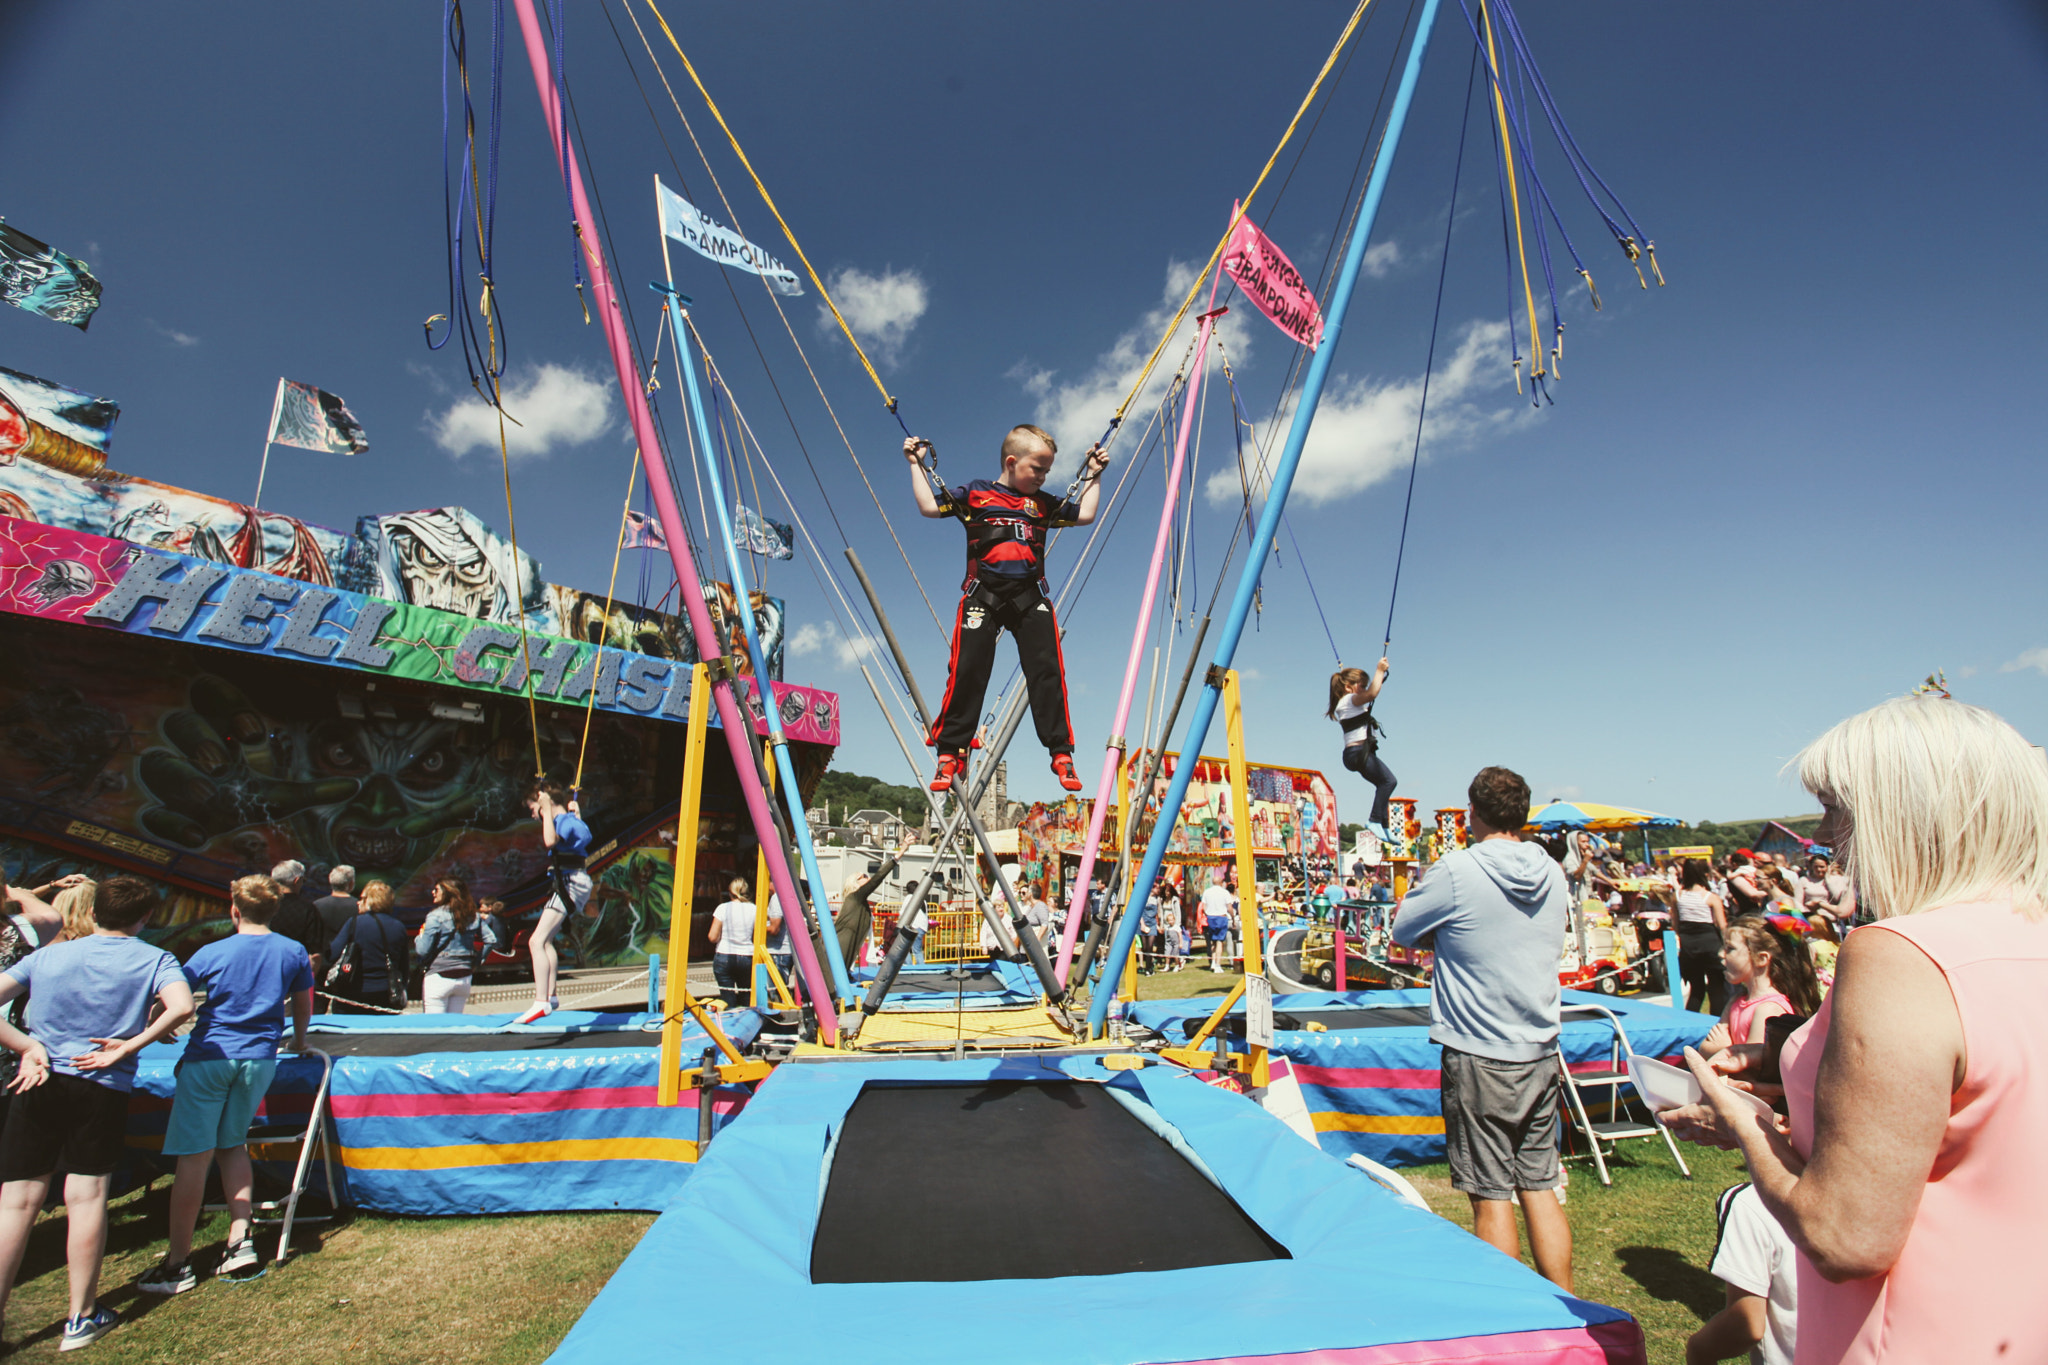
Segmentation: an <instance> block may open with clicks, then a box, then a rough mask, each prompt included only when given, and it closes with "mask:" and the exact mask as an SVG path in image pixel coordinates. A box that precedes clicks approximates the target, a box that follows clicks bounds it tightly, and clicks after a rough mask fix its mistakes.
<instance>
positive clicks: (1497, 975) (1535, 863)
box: [1393, 768, 1572, 1293]
mask: <svg viewBox="0 0 2048 1365" xmlns="http://www.w3.org/2000/svg"><path fill="white" fill-rule="evenodd" d="M1466 796H1467V798H1468V799H1469V800H1470V801H1471V803H1472V809H1471V817H1470V824H1471V830H1472V838H1473V842H1472V846H1471V847H1470V848H1466V849H1460V850H1459V851H1457V852H1455V853H1453V854H1451V855H1450V856H1448V857H1446V858H1443V859H1440V860H1439V861H1438V862H1437V863H1436V864H1435V865H1434V866H1433V867H1431V868H1430V869H1429V873H1428V875H1427V876H1425V877H1424V878H1423V879H1422V881H1421V883H1420V884H1419V885H1418V886H1416V887H1415V888H1414V889H1412V890H1411V891H1409V893H1408V895H1407V897H1406V899H1404V900H1403V901H1402V902H1401V906H1400V909H1399V911H1398V912H1397V915H1396V918H1395V920H1394V931H1393V932H1394V941H1395V942H1396V943H1399V944H1401V945H1402V946H1404V947H1409V948H1427V949H1433V950H1434V951H1435V953H1436V970H1435V974H1434V979H1433V981H1432V985H1433V987H1434V990H1433V992H1432V994H1431V998H1430V1007H1429V1012H1430V1029H1429V1036H1430V1038H1431V1040H1432V1041H1434V1042H1437V1043H1441V1044H1442V1045H1443V1110H1444V1141H1445V1146H1446V1149H1447V1156H1448V1158H1449V1161H1450V1167H1451V1185H1452V1187H1453V1188H1454V1189H1459V1190H1463V1191H1464V1192H1465V1194H1466V1196H1467V1197H1468V1198H1470V1199H1471V1201H1472V1224H1473V1231H1474V1232H1476V1233H1477V1234H1478V1235H1479V1236H1480V1237H1481V1238H1483V1239H1484V1240H1485V1241H1487V1242H1490V1243H1492V1244H1493V1245H1494V1246H1496V1247H1499V1248H1500V1249H1501V1250H1502V1251H1505V1252H1506V1253H1507V1254H1508V1255H1510V1256H1517V1255H1519V1254H1520V1253H1521V1247H1520V1243H1519V1241H1518V1239H1517V1233H1516V1228H1515V1210H1514V1203H1513V1202H1512V1201H1513V1200H1514V1198H1515V1195H1516V1193H1517V1192H1519V1193H1520V1196H1521V1205H1522V1217H1523V1219H1524V1220H1525V1221H1526V1222H1527V1223H1528V1225H1529V1250H1530V1254H1531V1255H1532V1256H1533V1257H1534V1258H1535V1261H1536V1269H1537V1270H1538V1271H1539V1272H1541V1273H1542V1274H1543V1276H1544V1277H1545V1278H1547V1279H1549V1280H1551V1281H1552V1282H1554V1283H1555V1284H1556V1285H1557V1286H1558V1287H1559V1288H1561V1289H1563V1290H1565V1291H1566V1292H1567V1293H1569V1292H1570V1290H1571V1287H1572V1228H1571V1223H1570V1222H1569V1221H1568V1220H1567V1219H1566V1217H1565V1212H1564V1208H1563V1206H1562V1205H1560V1204H1559V1203H1558V1202H1557V1196H1556V1193H1555V1190H1556V1188H1557V1186H1558V1184H1559V1177H1558V1164H1557V1113H1558V1110H1557V1106H1558V1098H1559V1090H1560V1086H1561V1081H1560V1079H1559V1076H1558V1069H1557V1031H1558V1009H1559V1004H1560V999H1559V993H1558V987H1557V961H1558V954H1559V952H1560V951H1561V950H1562V948H1563V946H1564V935H1565V925H1566V918H1567V915H1568V912H1569V907H1570V903H1571V895H1570V892H1569V891H1568V890H1567V889H1566V886H1565V879H1564V873H1563V872H1561V871H1560V870H1559V869H1558V866H1557V864H1556V862H1554V861H1553V860H1552V859H1551V857H1550V855H1549V854H1547V853H1545V852H1544V851H1543V849H1542V848H1541V847H1539V846H1538V845H1536V844H1531V843H1524V842H1522V839H1521V836H1520V834H1519V833H1517V831H1519V830H1520V829H1521V827H1522V826H1523V825H1524V824H1526V823H1527V822H1528V819H1529V784H1528V783H1527V782H1524V781H1523V780H1522V779H1521V778H1520V777H1519V776H1518V775H1516V774H1515V773H1512V772H1510V771H1509V770H1508V769H1506V768H1482V769H1481V770H1480V772H1479V775H1478V776H1477V777H1475V778H1473V779H1472V785H1471V787H1470V788H1469V789H1468V790H1467V792H1466Z"/></svg>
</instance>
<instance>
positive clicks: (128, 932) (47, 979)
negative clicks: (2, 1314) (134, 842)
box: [0, 877, 192, 1351]
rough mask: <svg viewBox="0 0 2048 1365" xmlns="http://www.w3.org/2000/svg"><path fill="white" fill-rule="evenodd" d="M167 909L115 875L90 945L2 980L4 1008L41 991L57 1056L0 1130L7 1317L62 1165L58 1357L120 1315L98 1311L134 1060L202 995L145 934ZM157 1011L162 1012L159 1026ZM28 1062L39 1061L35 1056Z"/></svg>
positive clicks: (76, 945)
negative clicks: (66, 1269) (66, 1268)
mask: <svg viewBox="0 0 2048 1365" xmlns="http://www.w3.org/2000/svg"><path fill="white" fill-rule="evenodd" d="M156 907H157V893H156V891H155V890H154V889H152V888H151V886H150V885H149V883H148V882H145V881H143V880H142V879H141V878H140V877H109V878H108V879H107V880H106V881H104V882H101V883H100V888H99V894H98V897H97V899H96V901H95V902H94V905H93V917H94V919H95V920H97V921H98V926H99V927H98V928H96V929H95V930H94V931H93V932H92V933H91V934H90V935H89V936H87V937H85V938H81V939H73V940H71V941H69V942H66V943H53V944H51V945H50V946H49V947H47V948H40V949H38V950H36V951H35V952H33V953H30V954H29V955H28V956H27V957H25V958H23V959H22V960H21V961H19V962H17V963H15V964H14V965H13V966H12V967H9V968H8V969H7V971H6V972H5V973H0V1004H5V1003H6V1002H7V1001H9V1000H12V999H14V998H15V997H16V996H18V995H20V994H21V993H22V992H23V991H30V992H31V993H30V996H29V1003H28V1030H29V1032H30V1034H32V1035H33V1036H34V1038H35V1041H36V1043H37V1044H39V1045H40V1048H41V1049H42V1050H43V1051H44V1053H45V1055H46V1057H47V1059H48V1068H49V1072H50V1076H49V1079H48V1080H46V1081H43V1082H41V1083H40V1084H37V1083H36V1082H35V1081H33V1080H31V1079H29V1078H30V1076H31V1075H32V1074H33V1075H40V1074H41V1068H40V1067H38V1066H34V1065H32V1064H30V1065H24V1067H23V1081H24V1083H25V1084H26V1085H28V1086H29V1087H31V1088H28V1089H25V1090H23V1091H22V1093H20V1094H18V1095H16V1096H15V1097H14V1099H13V1102H12V1103H11V1104H10V1105H9V1106H8V1110H7V1124H6V1128H5V1129H4V1131H0V1182H4V1184H0V1308H4V1307H5V1304H6V1296H7V1293H8V1291H9V1290H11V1289H12V1288H13V1287H14V1276H15V1274H16V1272H18V1271H19V1270H20V1269H21V1254H22V1252H23V1251H24V1250H26V1249H27V1247H28V1234H29V1228H30V1227H31V1226H32V1225H33V1224H34V1223H35V1220H36V1214H37V1213H38V1212H40V1211H41V1209H42V1207H43V1200H44V1198H45V1196H47V1195H48V1194H49V1191H50V1179H51V1177H52V1175H53V1174H54V1173H55V1172H56V1169H57V1166H58V1164H59V1163H60V1162H61V1163H62V1164H63V1166H64V1169H65V1171H66V1175H65V1177H64V1212H65V1216H66V1217H67V1218H68V1219H69V1221H70V1232H69V1235H68V1237H67V1238H66V1248H65V1250H66V1257H67V1259H68V1261H69V1263H70V1267H71V1312H70V1316H69V1317H68V1318H66V1319H65V1322H64V1339H63V1341H62V1342H60V1343H59V1345H58V1349H59V1350H64V1351H75V1350H77V1349H78V1348H79V1347H81V1346H90V1345H91V1344H92V1343H93V1342H95V1341H98V1340H99V1339H100V1338H101V1337H103V1336H105V1335H106V1334H107V1333H108V1331H110V1330H111V1329H112V1328H113V1326H114V1324H115V1323H117V1322H119V1321H120V1318H119V1317H118V1316H117V1315H116V1314H115V1313H114V1310H113V1309H111V1308H102V1307H100V1306H99V1279H100V1261H101V1259H102V1258H103V1257H104V1256H105V1254H106V1249H107V1177H108V1176H110V1175H112V1174H113V1172H114V1167H115V1166H117V1165H119V1164H120V1161H121V1157H122V1154H123V1150H124V1148H125V1146H126V1138H127V1132H128V1092H129V1091H130V1090H131V1089H133V1088H134V1086H135V1066H136V1062H135V1056H136V1054H137V1053H139V1052H140V1051H142V1049H143V1048H145V1047H147V1046H149V1045H150V1044H151V1043H154V1042H156V1041H157V1040H158V1039H161V1038H168V1037H169V1036H170V1035H171V1034H173V1033H175V1032H176V1031H177V1030H178V1028H179V1027H180V1026H181V1025H183V1024H184V1022H185V1021H186V1020H188V1019H190V1018H191V1017H192V990H191V988H190V987H189V986H187V985H186V984H185V974H184V973H183V972H182V971H180V970H179V969H178V960H177V959H176V958H174V957H172V956H171V955H170V954H169V953H167V952H165V951H164V950H163V949H161V948H157V947H153V946H152V945H150V944H147V943H144V942H143V941H142V940H141V939H139V938H137V937H136V935H137V934H138V933H140V932H141V930H142V926H143V925H144V924H145V923H147V922H148V920H149V917H150V914H151V913H152V912H153V911H155V909H156ZM153 1003H161V1004H162V1005H163V1013H161V1014H159V1015H158V1016H157V1017H156V1020H155V1022H151V1021H150V1017H149V1011H150V1006H151V1005H152V1004H153ZM23 1060H24V1062H25V1063H32V1058H31V1056H29V1055H24V1059H23Z"/></svg>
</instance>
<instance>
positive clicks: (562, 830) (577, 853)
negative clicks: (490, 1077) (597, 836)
mask: <svg viewBox="0 0 2048 1365" xmlns="http://www.w3.org/2000/svg"><path fill="white" fill-rule="evenodd" d="M526 809H527V810H528V811H529V812H530V813H531V814H532V816H533V818H534V819H536V820H538V821H540V841H541V845H542V847H544V848H545V849H547V854H548V882H549V890H548V899H547V900H546V901H545V902H544V903H543V904H542V906H541V911H540V918H539V919H538V920H536V921H534V925H533V934H532V935H531V937H529V938H528V939H527V941H526V944H527V950H528V951H529V952H531V953H532V954H533V1005H532V1006H531V1007H530V1008H529V1009H528V1010H527V1011H526V1012H525V1013H524V1014H521V1015H520V1016H519V1017H518V1018H517V1019H514V1020H513V1021H512V1022H513V1023H515V1024H531V1023H533V1022H534V1021H535V1020H537V1019H542V1018H545V1017H546V1016H548V1015H550V1014H553V1013H554V1012H555V1011H556V1010H557V1009H560V1008H561V1002H560V1001H559V1000H557V999H556V998H555V975H556V972H557V971H558V970H559V969H560V965H561V961H560V958H559V957H558V956H557V955H556V953H555V935H556V934H558V933H560V932H561V931H562V926H563V925H564V924H566V923H568V920H569V916H571V915H573V914H576V913H578V912H579V911H580V912H582V913H584V914H588V913H590V912H589V911H588V910H585V909H584V907H585V906H587V905H589V904H590V890H591V882H590V872H589V870H588V869H587V868H585V866H584V860H585V858H587V857H588V856H589V854H590V826H589V825H586V824H584V823H583V812H582V810H581V808H580V807H579V806H578V805H577V803H576V802H575V800H573V799H572V798H571V797H570V795H569V790H568V788H566V787H564V786H563V785H562V784H561V783H559V782H556V781H554V780H552V779H550V778H542V779H540V780H539V781H537V782H535V783H534V784H533V790H532V791H531V792H530V793H528V795H527V798H526Z"/></svg>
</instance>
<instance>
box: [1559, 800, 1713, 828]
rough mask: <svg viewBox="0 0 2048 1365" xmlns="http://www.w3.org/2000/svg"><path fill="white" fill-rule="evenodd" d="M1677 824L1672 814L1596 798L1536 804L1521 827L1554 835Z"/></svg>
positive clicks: (1677, 820) (1676, 819) (1677, 821)
mask: <svg viewBox="0 0 2048 1365" xmlns="http://www.w3.org/2000/svg"><path fill="white" fill-rule="evenodd" d="M1679 823H1681V821H1680V820H1679V818H1678V817H1677V816H1675V815H1659V814H1657V813H1656V812H1655V811H1648V810H1637V809H1636V808H1635V807H1633V806H1607V805H1602V804H1601V803H1600V802H1598V801H1552V802H1551V803H1550V804H1549V805H1547V806H1538V807H1536V808H1535V809H1533V810H1531V811H1530V812H1529V823H1528V824H1526V825H1524V826H1522V828H1523V829H1525V830H1540V831H1542V832H1543V833H1545V834H1555V833H1556V832H1557V831H1559V830H1561V829H1590V830H1599V831H1607V830H1617V829H1640V828H1642V827H1643V826H1645V825H1676V824H1679Z"/></svg>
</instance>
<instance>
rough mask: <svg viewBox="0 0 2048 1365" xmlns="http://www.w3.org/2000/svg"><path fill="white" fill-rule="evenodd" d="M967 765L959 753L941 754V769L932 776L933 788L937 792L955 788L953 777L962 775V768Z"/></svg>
mask: <svg viewBox="0 0 2048 1365" xmlns="http://www.w3.org/2000/svg"><path fill="white" fill-rule="evenodd" d="M966 766H967V763H966V761H965V760H964V759H962V758H961V757H960V755H958V754H940V755H939V770H938V772H937V773H936V774H934V775H933V777H932V790H933V791H935V792H948V791H951V790H953V779H954V778H956V777H958V776H960V772H961V770H962V769H964V768H965V767H966Z"/></svg>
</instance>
